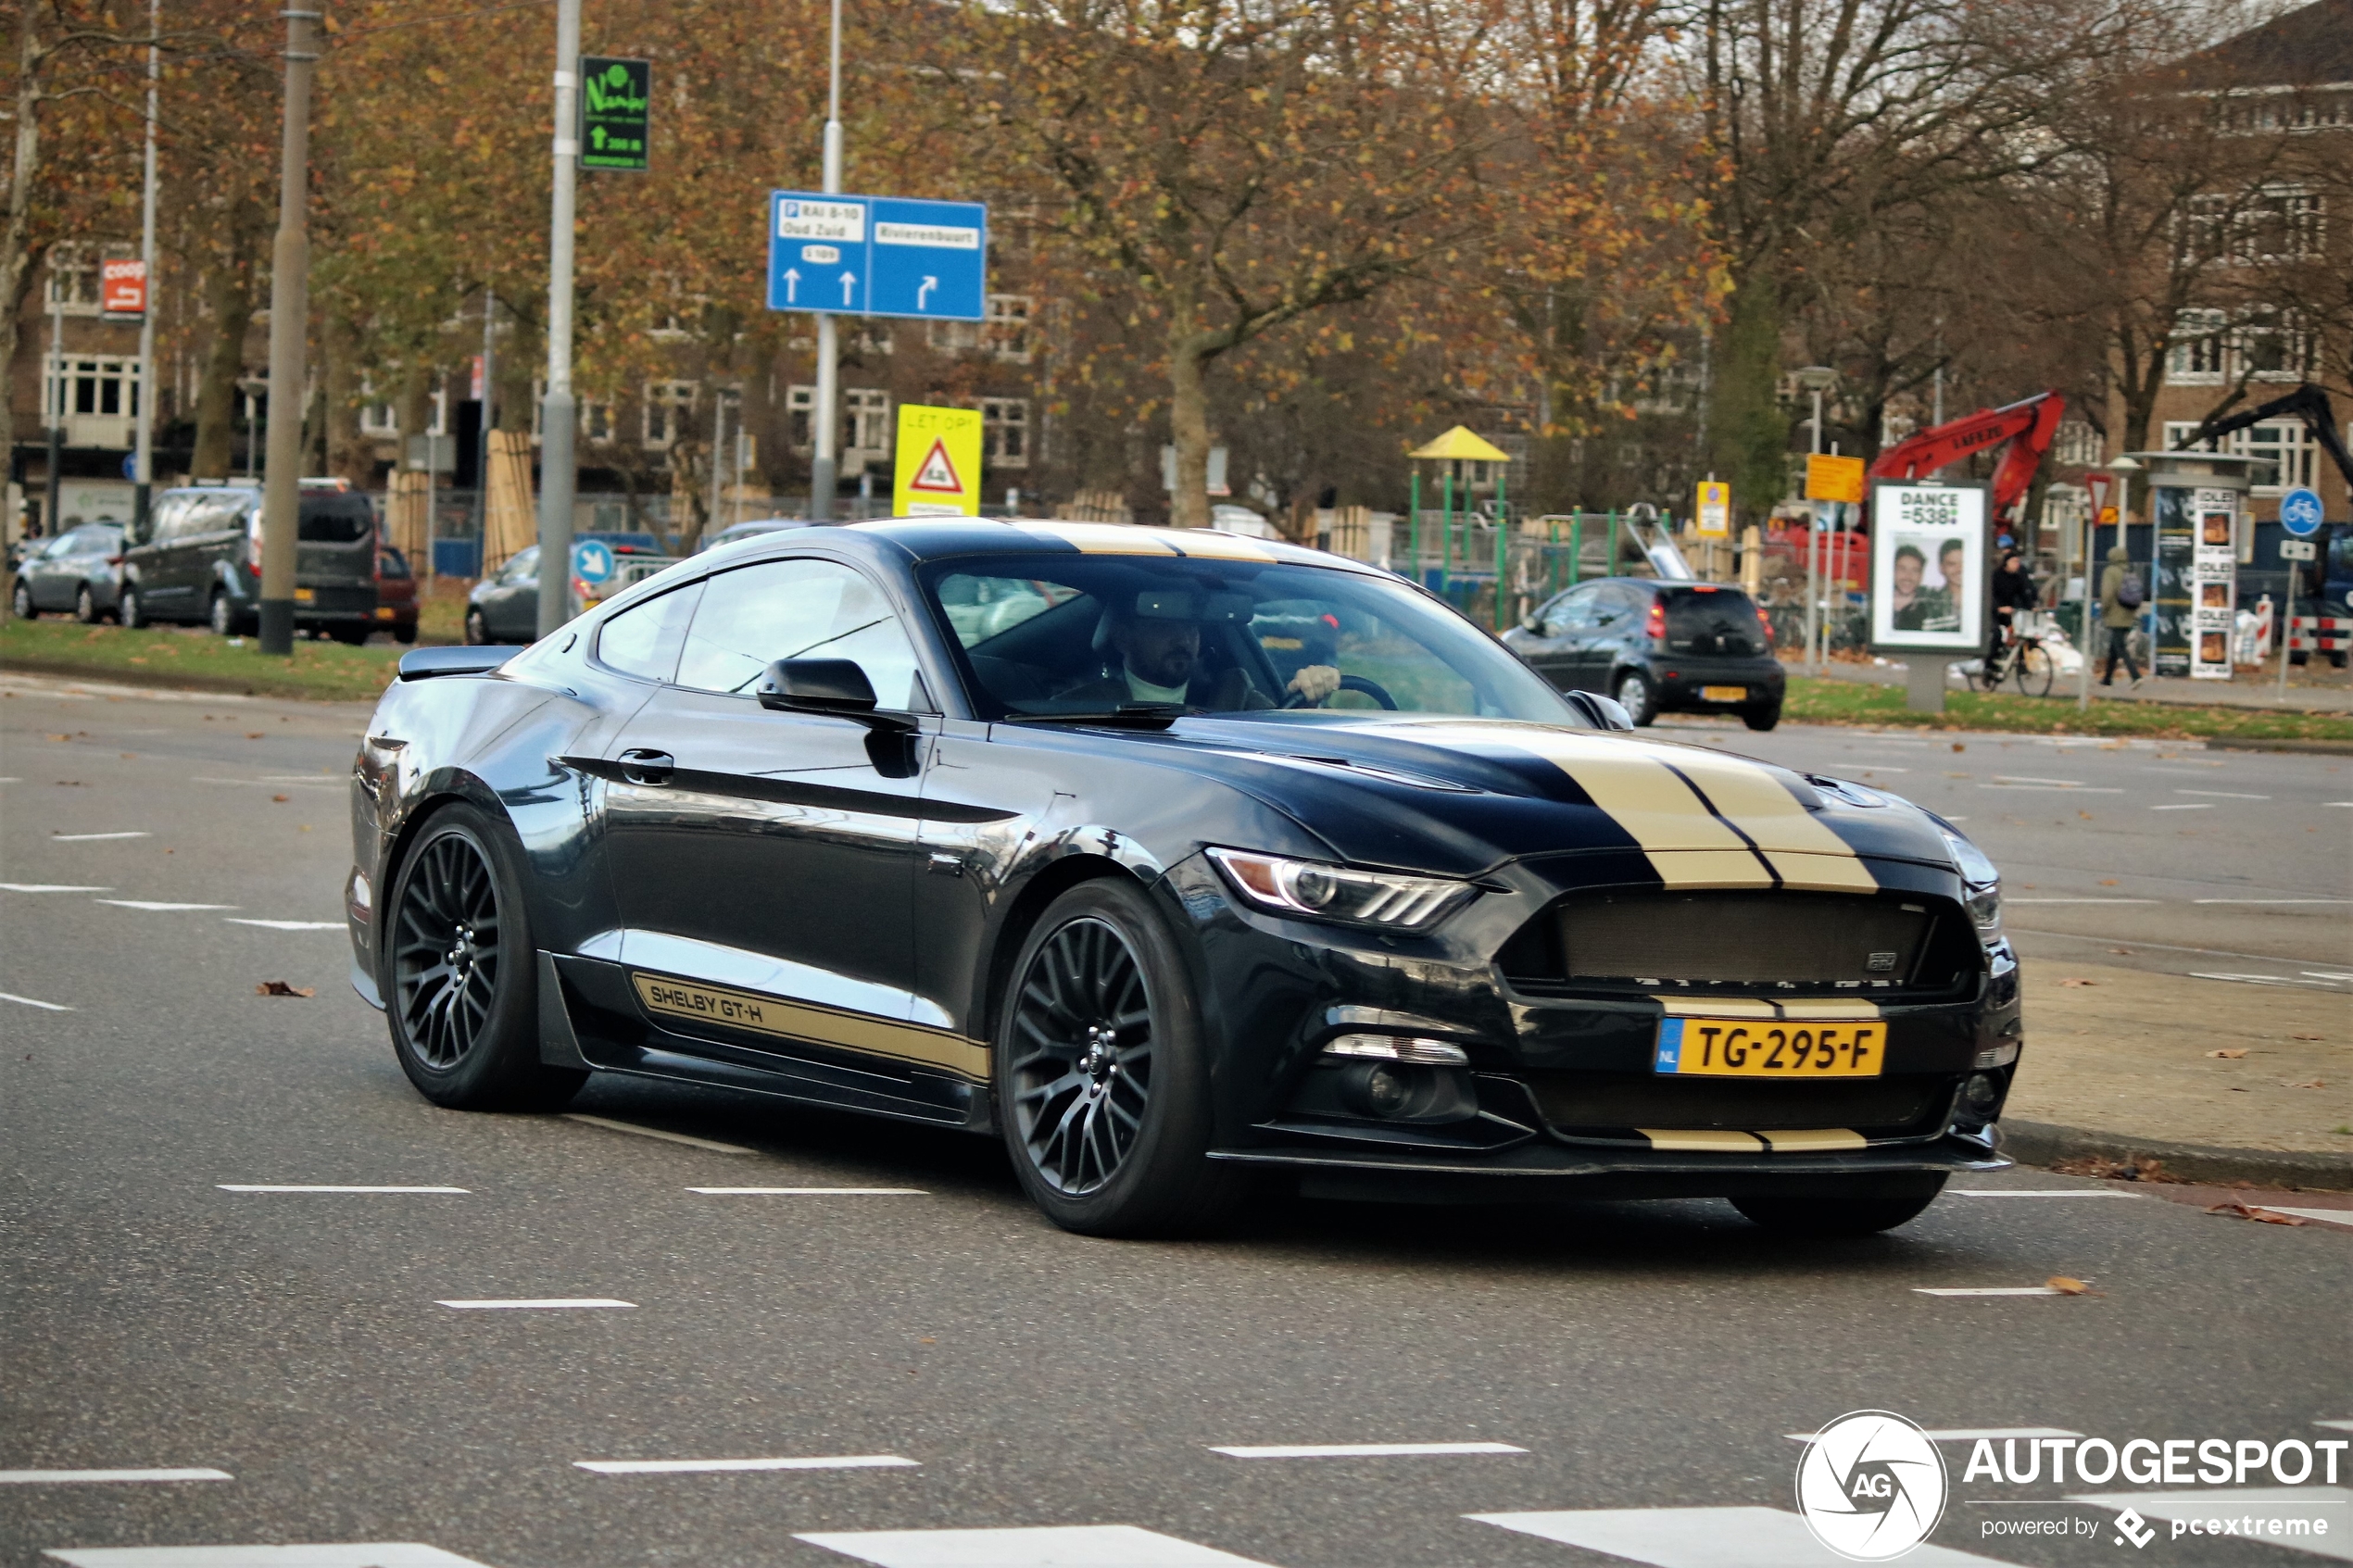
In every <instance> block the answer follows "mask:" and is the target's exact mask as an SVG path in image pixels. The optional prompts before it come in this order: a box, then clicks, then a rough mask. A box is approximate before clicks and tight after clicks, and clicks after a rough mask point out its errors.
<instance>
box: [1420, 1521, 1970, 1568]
mask: <svg viewBox="0 0 2353 1568" xmlns="http://www.w3.org/2000/svg"><path fill="white" fill-rule="evenodd" d="M1463 1517H1464V1518H1466V1519H1469V1520H1474V1521H1476V1522H1478V1524H1498V1525H1501V1526H1502V1527H1503V1528H1504V1529H1506V1530H1516V1531H1518V1532H1519V1533H1520V1534H1521V1535H1523V1536H1536V1537H1541V1538H1542V1539H1544V1540H1548V1541H1558V1542H1560V1543H1561V1544H1562V1545H1563V1546H1573V1547H1582V1548H1584V1549H1586V1550H1587V1551H1597V1552H1601V1553H1603V1554H1604V1555H1605V1556H1609V1557H1622V1558H1626V1559H1628V1560H1629V1561H1631V1562H1647V1563H1650V1564H1651V1565H1652V1568H1840V1565H1841V1564H1843V1563H1844V1562H1846V1561H1847V1560H1846V1559H1845V1558H1843V1557H1840V1556H1838V1555H1836V1554H1835V1553H1833V1552H1832V1551H1831V1549H1829V1548H1828V1547H1826V1546H1824V1545H1822V1544H1821V1543H1820V1542H1819V1541H1818V1540H1816V1539H1815V1538H1814V1532H1813V1531H1811V1530H1808V1529H1807V1528H1806V1521H1805V1520H1803V1519H1800V1518H1799V1517H1798V1516H1797V1515H1796V1514H1794V1513H1789V1512H1783V1511H1782V1510H1780V1509H1778V1508H1595V1509H1574V1510H1565V1511H1563V1512H1557V1513H1466V1514H1464V1515H1463ZM1904 1562H1905V1563H1906V1564H1907V1568H1983V1565H1984V1564H1987V1563H1991V1562H1994V1559H1993V1558H1990V1557H1979V1556H1977V1555H1976V1554H1975V1553H1973V1552H1966V1551H1955V1550H1953V1549H1951V1548H1950V1547H1941V1546H1930V1545H1927V1544H1926V1543H1923V1544H1921V1545H1919V1546H1917V1547H1914V1548H1913V1549H1911V1550H1910V1551H1908V1552H1906V1553H1905V1554H1904Z"/></svg>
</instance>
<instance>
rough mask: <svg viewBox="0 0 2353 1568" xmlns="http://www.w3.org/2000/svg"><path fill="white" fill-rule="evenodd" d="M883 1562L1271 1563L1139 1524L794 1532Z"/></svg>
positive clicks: (899, 1567) (1190, 1566)
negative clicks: (1220, 1549) (1002, 1528)
mask: <svg viewBox="0 0 2353 1568" xmlns="http://www.w3.org/2000/svg"><path fill="white" fill-rule="evenodd" d="M793 1538H794V1539H796V1540H803V1541H807V1542H808V1543H809V1544H810V1545H812V1546H821V1547H824V1549H826V1550H827V1551H837V1552H840V1553H841V1554H842V1555H843V1556H845V1557H855V1558H858V1559H860V1560H862V1561H863V1562H872V1563H875V1564H877V1568H1267V1565H1266V1564H1265V1563H1263V1562H1257V1561H1256V1560H1254V1559H1252V1558H1248V1557H1236V1556H1235V1555H1234V1554H1233V1553H1231V1552H1229V1551H1219V1550H1217V1549H1214V1547H1205V1546H1197V1545H1195V1544H1194V1543H1193V1542H1191V1541H1187V1540H1179V1539H1178V1538H1177V1537H1175V1536H1164V1535H1161V1534H1159V1533H1158V1532H1156V1531H1152V1530H1143V1529H1139V1528H1138V1527H1137V1526H1135V1525H1133V1524H1063V1525H1047V1526H1042V1527H1034V1528H1015V1529H1010V1530H833V1531H825V1532H822V1533H817V1534H811V1535H801V1536H796V1537H793Z"/></svg>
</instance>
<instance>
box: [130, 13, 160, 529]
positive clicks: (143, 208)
mask: <svg viewBox="0 0 2353 1568" xmlns="http://www.w3.org/2000/svg"><path fill="white" fill-rule="evenodd" d="M162 31H163V17H162V0H147V145H146V150H145V153H143V154H142V155H141V157H142V175H143V179H144V181H145V183H144V185H143V187H142V189H141V191H140V194H139V265H140V267H141V269H142V270H143V272H144V277H143V279H142V282H141V286H142V287H143V288H144V289H145V295H144V296H143V297H142V298H141V300H140V304H141V306H142V307H143V308H142V310H141V311H140V314H139V394H138V395H139V433H138V438H137V448H136V453H135V455H134V457H133V458H132V470H131V477H132V491H131V533H132V537H133V538H144V537H145V536H146V532H147V505H148V501H149V498H150V497H151V496H152V495H154V493H155V483H156V444H155V430H156V95H157V91H158V90H159V87H160V84H161V82H162V81H163V51H162V49H161V48H160V47H159V46H158V45H157V43H156V42H155V41H156V39H157V37H158V36H160V34H161V32H162Z"/></svg>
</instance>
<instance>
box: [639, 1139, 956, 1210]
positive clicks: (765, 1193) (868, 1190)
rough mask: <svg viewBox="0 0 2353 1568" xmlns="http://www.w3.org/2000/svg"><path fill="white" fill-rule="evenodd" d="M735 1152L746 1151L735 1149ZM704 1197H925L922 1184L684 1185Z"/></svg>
mask: <svg viewBox="0 0 2353 1568" xmlns="http://www.w3.org/2000/svg"><path fill="white" fill-rule="evenodd" d="M736 1152H738V1153H749V1152H750V1151H749V1149H739V1150H737V1151H736ZM686 1190H687V1191H688V1192H693V1193H700V1194H701V1195H702V1196H703V1197H705V1198H927V1197H929V1196H930V1194H929V1193H928V1192H927V1191H926V1190H925V1189H924V1188H922V1187H688V1188H687V1189H686Z"/></svg>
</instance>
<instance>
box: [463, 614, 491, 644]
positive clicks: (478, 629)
mask: <svg viewBox="0 0 2353 1568" xmlns="http://www.w3.org/2000/svg"><path fill="white" fill-rule="evenodd" d="M489 642H490V623H489V622H488V621H484V620H483V618H482V611H480V610H478V609H470V610H468V611H466V646H469V647H477V648H478V647H484V646H488V645H489Z"/></svg>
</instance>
